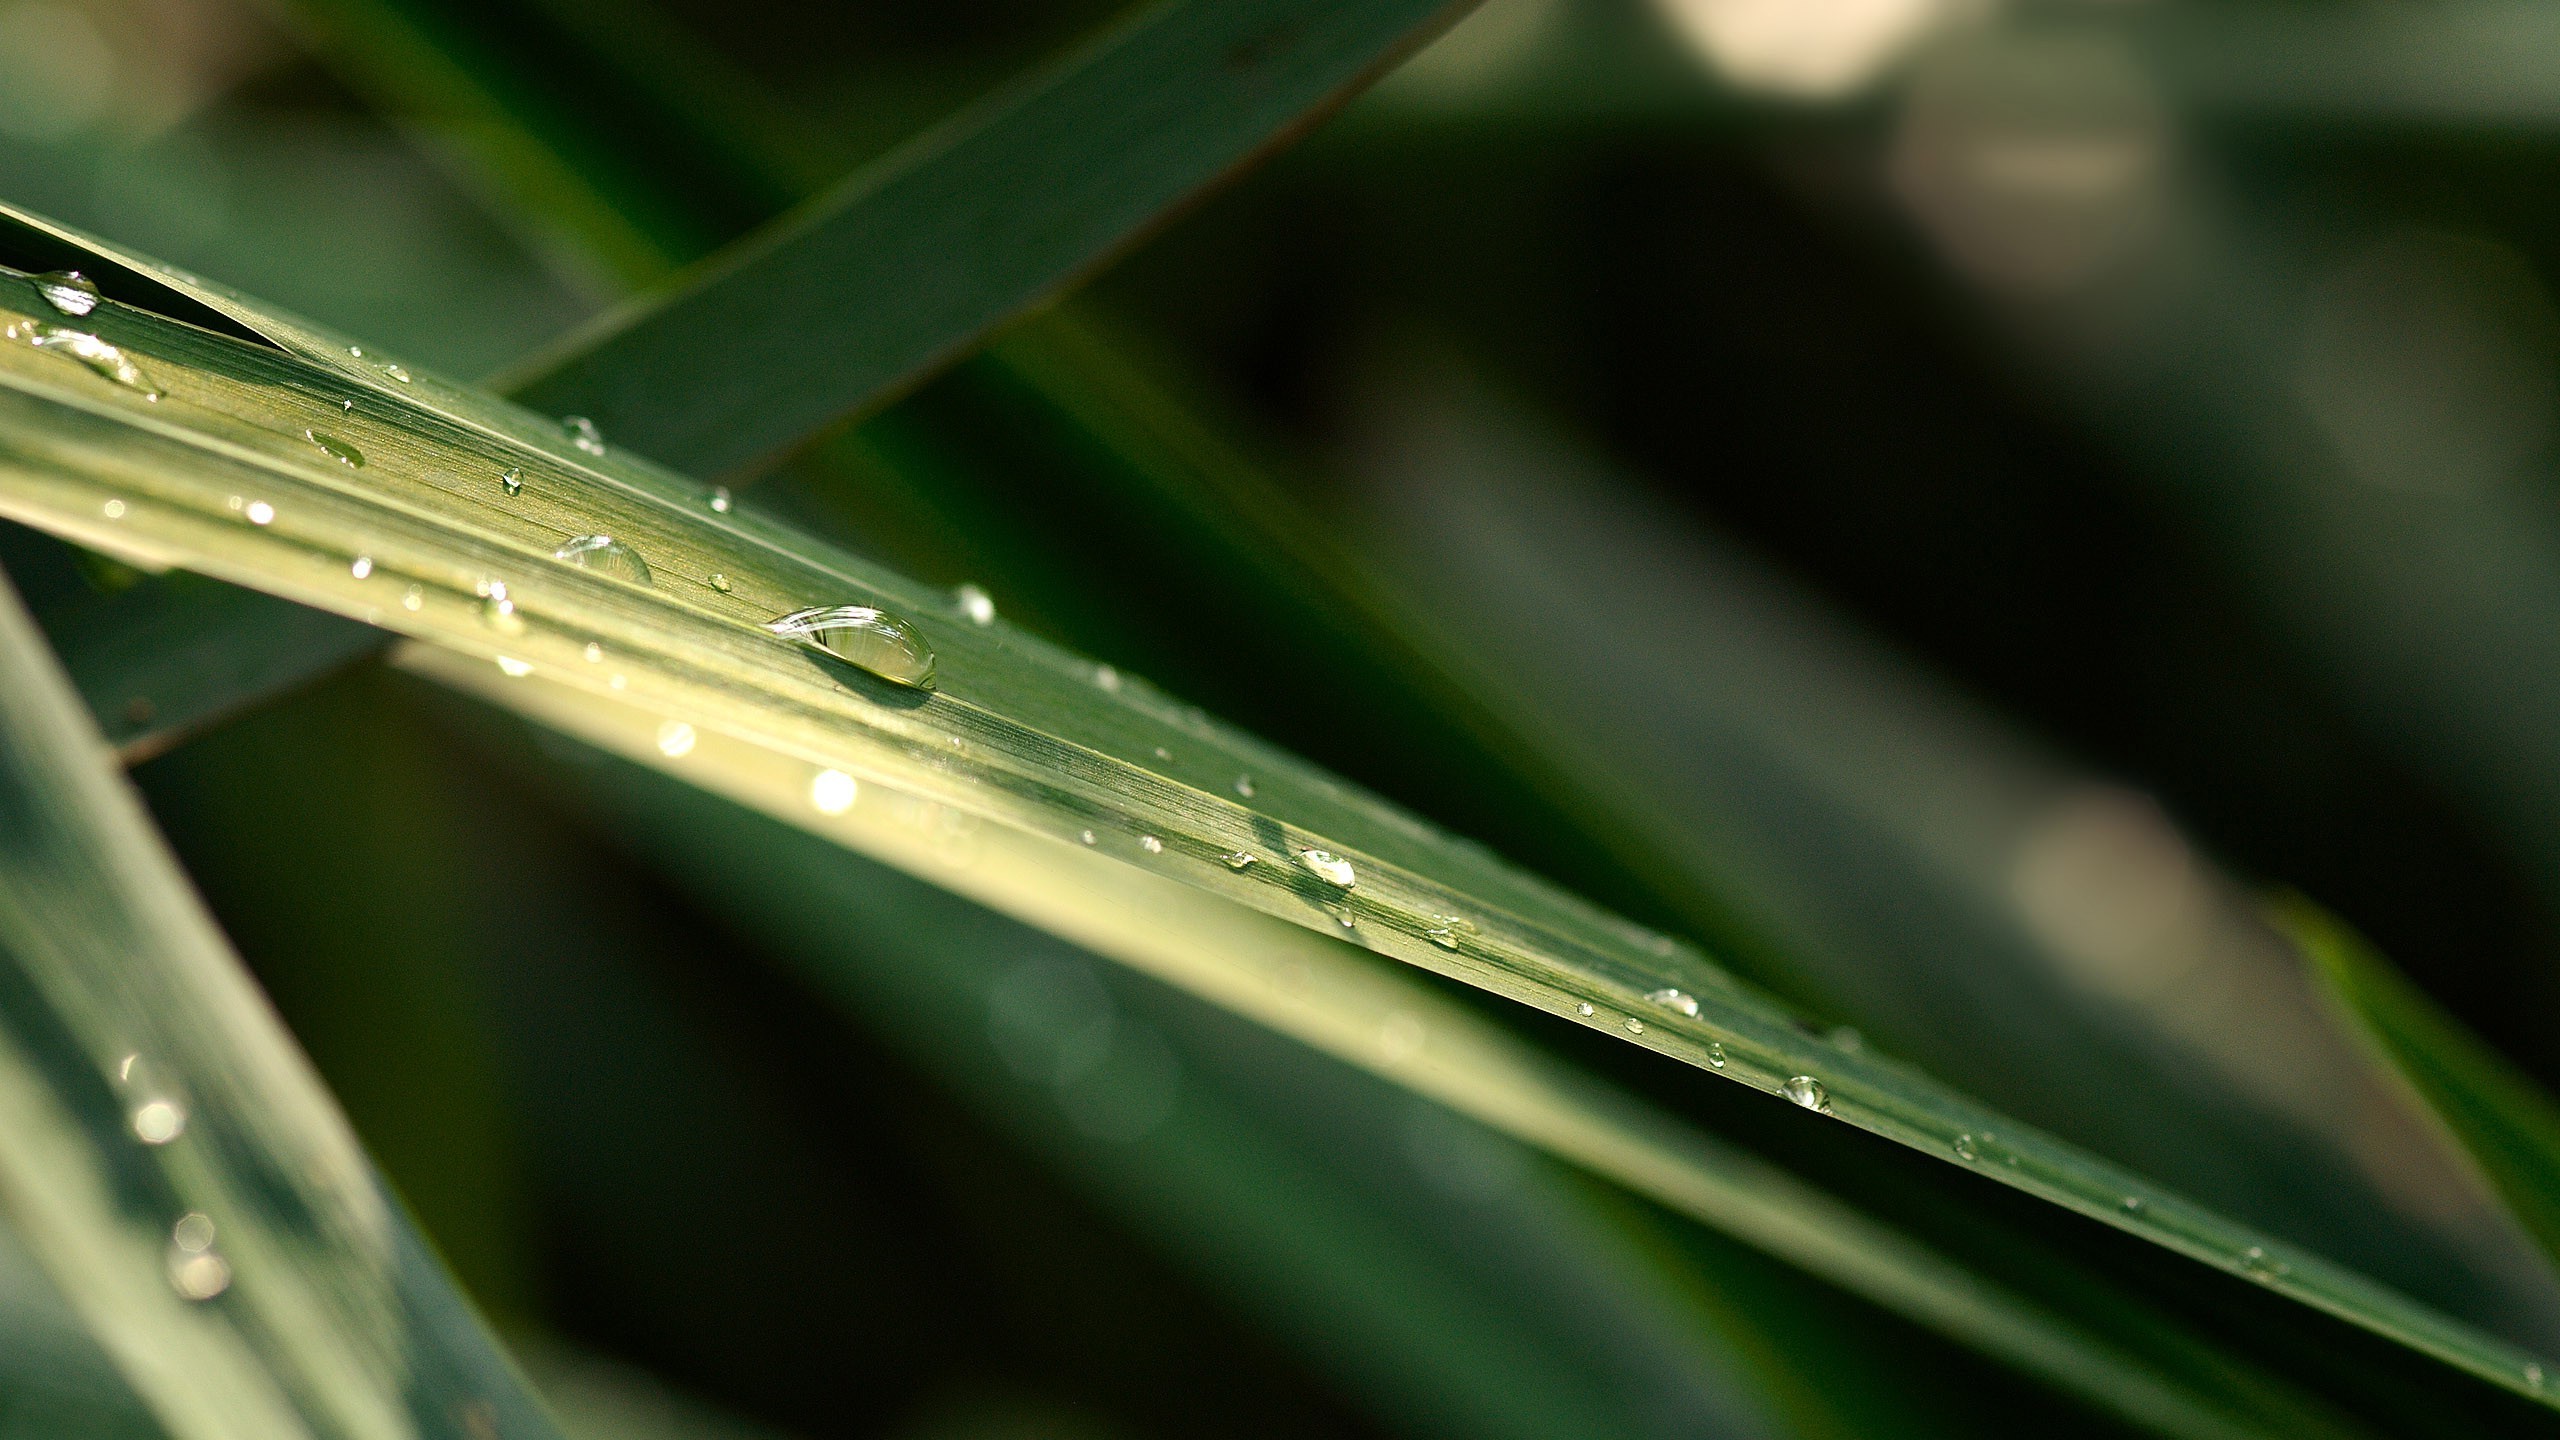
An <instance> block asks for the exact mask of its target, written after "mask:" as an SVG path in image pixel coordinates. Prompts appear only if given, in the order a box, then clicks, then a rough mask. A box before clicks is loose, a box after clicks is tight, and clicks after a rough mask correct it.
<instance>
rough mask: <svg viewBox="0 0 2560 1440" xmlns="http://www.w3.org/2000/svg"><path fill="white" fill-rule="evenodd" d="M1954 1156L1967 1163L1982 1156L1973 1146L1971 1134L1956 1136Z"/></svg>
mask: <svg viewBox="0 0 2560 1440" xmlns="http://www.w3.org/2000/svg"><path fill="white" fill-rule="evenodd" d="M1956 1158H1957V1159H1959V1160H1962V1161H1963V1162H1965V1163H1966V1164H1968V1165H1970V1164H1972V1163H1973V1162H1974V1161H1976V1160H1979V1159H1981V1158H1982V1152H1981V1151H1980V1150H1978V1149H1976V1148H1975V1147H1974V1143H1973V1136H1972V1135H1971V1134H1964V1135H1959V1136H1957V1137H1956Z"/></svg>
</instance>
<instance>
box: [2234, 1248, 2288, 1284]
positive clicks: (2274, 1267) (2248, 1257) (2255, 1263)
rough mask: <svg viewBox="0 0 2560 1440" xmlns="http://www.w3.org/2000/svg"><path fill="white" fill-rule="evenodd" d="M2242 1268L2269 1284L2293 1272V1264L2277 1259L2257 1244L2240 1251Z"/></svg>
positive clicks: (2248, 1273) (2251, 1276)
mask: <svg viewBox="0 0 2560 1440" xmlns="http://www.w3.org/2000/svg"><path fill="white" fill-rule="evenodd" d="M2240 1269H2241V1271H2242V1272H2243V1273H2245V1274H2246V1275H2248V1277H2249V1278H2250V1279H2252V1280H2255V1281H2257V1282H2259V1283H2260V1284H2268V1283H2271V1282H2273V1281H2275V1280H2278V1279H2281V1278H2283V1277H2284V1276H2286V1275H2290V1274H2292V1273H2293V1267H2292V1266H2290V1265H2287V1264H2285V1263H2284V1262H2283V1261H2281V1260H2278V1259H2275V1258H2274V1257H2273V1256H2270V1255H2269V1254H2267V1252H2266V1250H2265V1249H2264V1248H2263V1247H2260V1246H2256V1245H2252V1246H2250V1247H2249V1248H2248V1249H2246V1250H2243V1251H2241V1252H2240Z"/></svg>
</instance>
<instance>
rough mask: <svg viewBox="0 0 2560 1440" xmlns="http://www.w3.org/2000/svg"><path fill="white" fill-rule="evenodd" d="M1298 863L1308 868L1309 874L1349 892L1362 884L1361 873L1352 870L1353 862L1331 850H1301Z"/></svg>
mask: <svg viewBox="0 0 2560 1440" xmlns="http://www.w3.org/2000/svg"><path fill="white" fill-rule="evenodd" d="M1298 863H1299V864H1300V865H1303V866H1305V867H1306V869H1307V873H1308V874H1310V875H1313V876H1315V877H1316V878H1317V879H1319V880H1322V881H1323V882H1325V883H1326V884H1328V885H1339V886H1341V887H1342V888H1343V889H1345V890H1348V889H1350V888H1351V887H1352V886H1354V885H1357V884H1359V883H1360V876H1359V873H1358V872H1357V871H1355V870H1353V869H1352V868H1351V862H1350V861H1348V860H1345V859H1343V858H1342V857H1341V856H1339V855H1336V854H1334V853H1333V852H1332V851H1330V850H1301V851H1299V852H1298Z"/></svg>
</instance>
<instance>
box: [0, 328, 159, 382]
mask: <svg viewBox="0 0 2560 1440" xmlns="http://www.w3.org/2000/svg"><path fill="white" fill-rule="evenodd" d="M9 328H10V330H11V331H12V332H15V333H22V334H24V335H25V336H26V337H27V343H28V344H30V345H33V346H34V347H36V348H37V349H39V350H51V351H55V352H57V353H60V354H64V355H68V356H70V357H71V358H72V359H74V360H77V361H79V362H80V363H81V364H83V365H86V366H88V367H89V369H90V370H91V371H93V372H94V373H96V374H98V375H102V376H104V377H106V378H107V379H109V380H113V381H114V382H116V383H117V384H119V385H122V386H124V387H126V388H127V389H131V390H139V391H141V392H142V394H143V395H144V396H145V397H146V398H148V399H152V400H157V399H159V398H160V394H161V391H160V387H159V386H157V385H154V384H152V383H151V378H150V377H149V376H147V375H145V374H143V373H142V367H141V366H139V365H136V364H134V363H133V361H132V360H131V359H129V358H127V356H126V355H125V353H124V352H123V351H122V350H119V349H117V348H116V347H115V346H113V345H110V344H108V343H107V342H106V341H104V340H101V339H99V338H98V337H97V336H95V335H92V334H90V333H89V332H88V331H86V330H73V329H71V328H69V327H68V326H63V325H45V324H40V323H38V322H36V321H33V320H30V321H28V322H27V323H26V325H25V326H24V327H23V328H21V327H19V326H15V325H12V326H10V327H9Z"/></svg>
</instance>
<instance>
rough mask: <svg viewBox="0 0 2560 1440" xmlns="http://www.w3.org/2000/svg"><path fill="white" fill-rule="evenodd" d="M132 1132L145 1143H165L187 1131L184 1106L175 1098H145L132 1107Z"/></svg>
mask: <svg viewBox="0 0 2560 1440" xmlns="http://www.w3.org/2000/svg"><path fill="white" fill-rule="evenodd" d="M133 1133H134V1138H136V1139H138V1140H140V1141H141V1142H142V1143H143V1144H145V1145H166V1144H168V1143H169V1142H170V1141H172V1140H175V1139H177V1138H178V1137H179V1136H181V1135H184V1134H185V1133H187V1111H186V1107H185V1106H182V1105H180V1104H179V1103H178V1102H177V1101H175V1100H145V1101H143V1102H142V1103H141V1104H139V1105H136V1106H135V1107H133Z"/></svg>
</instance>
